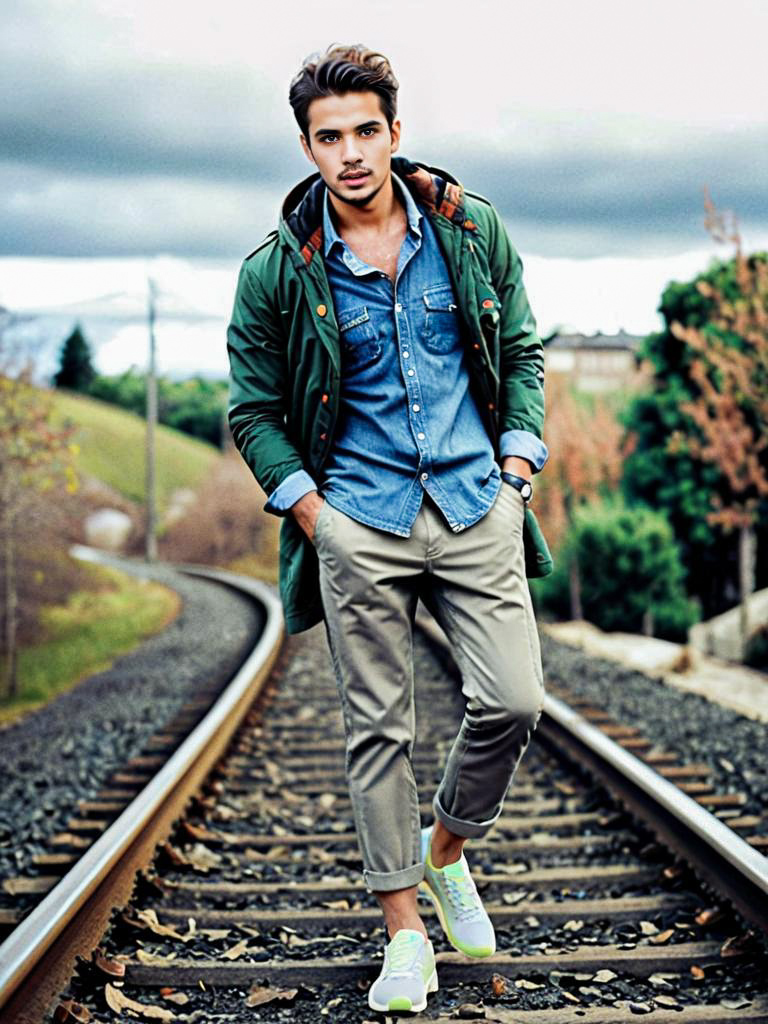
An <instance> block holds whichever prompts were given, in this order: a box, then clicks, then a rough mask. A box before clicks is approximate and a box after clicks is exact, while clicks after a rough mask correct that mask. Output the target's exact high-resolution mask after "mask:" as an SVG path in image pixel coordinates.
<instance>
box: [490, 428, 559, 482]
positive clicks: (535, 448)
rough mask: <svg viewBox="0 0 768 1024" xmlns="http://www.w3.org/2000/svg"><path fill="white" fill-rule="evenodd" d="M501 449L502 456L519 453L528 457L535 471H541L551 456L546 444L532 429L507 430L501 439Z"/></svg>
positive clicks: (524, 457)
mask: <svg viewBox="0 0 768 1024" xmlns="http://www.w3.org/2000/svg"><path fill="white" fill-rule="evenodd" d="M499 449H500V451H501V456H502V458H504V457H505V456H506V455H518V456H520V458H522V459H528V461H529V462H530V463H531V465H532V466H533V472H534V473H539V472H540V471H541V470H542V469H543V468H544V463H545V462H546V461H547V459H548V458H549V449H548V448H547V446H546V444H544V442H543V441H542V440H541V438H539V437H537V436H536V435H535V434H532V433H531V432H530V430H505V431H504V433H503V434H502V435H501V438H500V439H499Z"/></svg>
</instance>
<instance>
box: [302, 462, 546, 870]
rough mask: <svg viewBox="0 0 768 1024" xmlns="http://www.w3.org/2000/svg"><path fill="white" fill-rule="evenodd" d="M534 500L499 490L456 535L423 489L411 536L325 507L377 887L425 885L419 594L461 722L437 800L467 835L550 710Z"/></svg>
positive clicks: (351, 763)
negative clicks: (454, 684)
mask: <svg viewBox="0 0 768 1024" xmlns="http://www.w3.org/2000/svg"><path fill="white" fill-rule="evenodd" d="M524 512H525V504H524V502H523V498H522V496H521V494H520V492H519V491H518V490H517V489H516V488H515V487H513V486H512V485H511V484H508V483H506V482H502V484H501V489H500V491H499V494H498V497H497V498H496V501H495V502H494V504H493V505H492V507H491V508H490V510H489V511H488V512H487V513H486V514H485V515H484V516H483V518H482V519H480V520H478V522H476V523H474V524H473V525H472V526H470V527H469V528H468V529H466V530H463V531H462V532H460V533H453V531H452V530H451V529H450V528H449V527H448V525H447V524H446V522H445V520H444V519H443V516H442V514H441V513H440V511H439V509H438V508H437V506H436V505H435V504H434V503H433V501H432V500H431V499H430V498H429V496H428V495H427V494H426V493H425V495H424V500H423V502H422V506H421V509H420V511H419V514H418V516H417V517H416V521H415V523H414V525H413V529H412V531H411V536H410V537H398V536H395V535H394V534H391V533H387V532H386V531H383V530H377V529H375V528H374V527H371V526H366V525H365V524H363V523H359V522H357V521H356V520H354V519H352V518H350V517H349V516H347V515H345V514H344V513H343V512H341V511H340V510H339V509H337V508H334V507H333V506H332V505H331V504H330V503H329V502H328V501H327V500H326V502H325V504H324V505H323V506H322V508H321V509H320V513H319V515H318V518H317V523H316V527H315V538H314V543H315V546H316V548H317V554H318V559H319V562H320V591H321V596H322V602H323V610H324V621H325V628H326V635H327V638H328V645H329V648H330V652H331V659H332V662H333V668H334V674H335V677H336V683H337V686H338V689H339V694H340V698H341V705H342V712H343V718H344V728H345V734H346V776H347V782H348V785H349V793H350V800H351V803H352V810H353V814H354V819H355V827H356V830H357V836H358V841H359V844H360V850H361V853H362V858H363V868H364V871H363V878H364V880H365V883H366V885H367V886H368V888H369V889H372V890H392V889H402V888H405V887H407V886H411V885H416V884H417V883H418V882H419V881H421V879H422V878H423V876H424V865H423V863H422V861H421V852H420V830H421V821H420V816H419V797H418V793H417V790H416V782H415V779H414V774H413V769H412V765H411V756H412V751H413V745H414V741H415V709H414V696H413V686H414V670H413V657H412V655H413V643H412V636H413V622H414V615H415V612H416V604H417V601H418V598H419V597H421V599H422V601H423V602H424V604H425V605H426V607H427V608H428V609H429V611H430V612H431V613H432V614H433V615H434V617H435V619H436V620H437V622H438V623H439V624H440V626H441V627H442V628H443V630H444V631H445V633H446V635H447V637H448V640H449V642H450V645H451V649H452V654H453V657H454V660H455V661H456V664H457V666H458V668H459V671H460V673H461V689H462V693H463V696H464V698H465V702H466V703H465V714H464V719H463V722H462V724H461V728H460V730H459V733H458V735H457V737H456V739H455V742H454V744H453V747H452V749H451V751H450V753H449V755H448V758H447V762H446V765H445V770H444V773H443V777H442V781H441V783H440V785H439V787H438V790H437V792H436V794H435V797H434V801H433V809H434V812H435V815H436V817H437V818H439V819H440V821H442V822H443V824H444V825H445V826H446V828H448V829H449V830H450V831H451V832H453V833H455V834H456V835H460V836H467V837H477V836H483V835H485V834H486V832H487V831H488V830H489V829H490V828H491V826H492V825H493V823H494V822H495V821H496V819H497V818H498V816H499V815H500V814H501V808H502V802H503V799H504V796H505V794H506V791H507V789H508V787H509V784H510V782H511V780H512V778H513V776H514V772H515V770H516V768H517V765H518V763H519V761H520V758H521V757H522V754H523V752H524V751H525V749H526V747H527V746H528V743H529V741H530V738H531V735H532V733H533V731H534V729H535V728H536V725H537V723H538V720H539V716H540V715H541V710H542V705H543V699H544V686H543V679H542V665H541V653H540V648H539V635H538V630H537V626H536V621H535V618H534V614H533V607H532V603H531V596H530V591H529V589H528V581H527V579H526V576H525V563H524V556H523V519H524Z"/></svg>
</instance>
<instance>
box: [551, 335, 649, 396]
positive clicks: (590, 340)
mask: <svg viewBox="0 0 768 1024" xmlns="http://www.w3.org/2000/svg"><path fill="white" fill-rule="evenodd" d="M642 340H643V338H642V336H639V335H635V334H627V333H626V331H625V330H624V329H623V328H622V329H620V330H619V332H618V334H601V333H600V332H599V331H597V332H596V333H595V334H556V335H555V337H554V338H552V340H551V341H550V342H548V343H547V345H546V347H545V349H544V369H545V372H549V371H551V372H552V373H565V374H568V376H569V377H570V378H571V380H572V381H573V383H574V385H575V386H576V387H577V388H578V389H579V390H581V391H614V390H620V389H622V388H632V387H634V386H635V385H636V384H637V383H638V381H639V379H640V370H639V365H638V363H639V360H638V358H637V350H638V348H639V345H640V342H641V341H642Z"/></svg>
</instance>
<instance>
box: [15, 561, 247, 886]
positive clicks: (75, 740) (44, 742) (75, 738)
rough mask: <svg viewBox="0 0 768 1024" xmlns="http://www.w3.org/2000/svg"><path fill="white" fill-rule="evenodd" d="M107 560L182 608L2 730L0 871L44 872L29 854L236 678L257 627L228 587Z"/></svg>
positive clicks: (244, 600)
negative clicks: (170, 726) (163, 731)
mask: <svg viewBox="0 0 768 1024" xmlns="http://www.w3.org/2000/svg"><path fill="white" fill-rule="evenodd" d="M109 564H110V565H113V566H114V567H115V568H118V569H124V570H125V571H127V572H130V573H131V574H132V575H136V576H139V577H143V578H146V579H151V580H156V581H158V582H160V583H164V584H165V585H167V586H169V587H171V588H172V589H173V590H175V591H176V592H177V593H178V594H179V595H180V597H181V600H182V608H181V612H180V613H179V615H178V616H177V618H176V619H174V621H173V622H172V623H170V625H169V626H168V627H167V628H166V629H165V630H163V632H162V633H159V634H157V635H156V636H153V637H151V638H150V639H148V640H146V641H145V642H143V643H142V644H141V645H140V646H139V647H138V648H137V649H136V650H134V651H132V652H131V653H129V654H126V655H123V656H121V657H120V658H118V659H117V660H116V661H115V663H114V664H113V665H112V667H111V668H109V669H107V670H106V671H104V672H99V673H98V674H97V675H94V676H92V677H90V678H89V679H87V680H84V681H83V682H81V683H79V684H78V685H77V686H75V687H74V688H73V689H72V690H70V691H68V692H67V693H63V694H61V695H59V696H58V697H56V698H55V699H54V700H53V701H51V703H50V704H48V705H46V707H44V708H41V709H40V710H39V711H35V712H32V713H30V714H28V715H26V716H25V717H24V718H23V719H21V720H20V721H18V722H17V723H16V724H13V725H11V726H9V727H7V728H5V729H3V730H2V731H0V877H1V878H8V877H10V876H15V875H18V874H37V873H39V872H38V871H37V870H36V869H35V866H34V865H33V864H32V860H31V858H32V857H33V856H34V854H36V853H39V852H41V851H42V850H43V849H44V848H45V840H46V839H47V838H48V837H50V836H52V835H53V834H55V833H56V832H59V831H62V830H63V829H64V828H65V826H66V823H67V821H68V820H69V818H70V817H71V816H72V814H73V812H74V808H75V803H76V801H78V800H83V799H91V798H93V797H94V795H95V794H96V793H97V791H98V790H99V789H100V788H101V787H102V786H103V785H104V783H105V781H106V780H107V779H108V777H109V775H110V774H111V773H112V772H114V771H115V770H117V769H119V768H121V767H122V766H123V765H124V764H125V762H126V761H127V760H128V759H130V758H131V757H132V756H134V755H136V754H138V753H139V752H140V750H141V748H142V746H143V745H144V744H145V743H146V741H147V740H148V738H149V737H150V736H151V735H152V734H153V733H155V732H157V731H158V729H159V728H160V727H162V725H163V724H164V723H165V722H166V721H168V720H169V719H170V718H172V717H173V715H174V714H175V713H176V712H177V711H178V710H179V708H180V706H181V705H182V704H184V703H185V701H188V700H190V699H191V698H193V697H194V696H195V695H196V693H197V692H198V691H201V690H203V689H208V688H210V687H211V686H212V685H214V684H216V683H219V682H220V683H221V684H224V683H225V682H226V681H227V680H228V679H230V678H231V677H232V675H233V674H234V673H235V672H236V670H237V669H238V667H239V666H240V664H241V663H242V662H243V660H244V658H245V657H246V656H247V654H248V653H249V651H250V649H251V647H252V645H253V643H254V642H255V640H256V638H257V637H258V635H259V633H260V631H261V623H262V615H261V612H260V611H259V609H258V607H257V606H256V605H255V604H254V602H253V601H252V600H251V599H250V598H247V597H245V596H241V595H239V594H237V593H236V592H235V591H233V590H231V589H230V588H228V587H226V586H224V585H222V584H219V583H213V582H209V581H207V580H201V579H199V578H194V577H190V576H187V575H185V574H183V573H181V572H176V571H174V570H172V569H169V568H166V567H161V566H148V565H145V564H143V563H133V562H127V561H124V560H122V559H116V558H115V559H110V560H109ZM0 899H2V897H1V896H0Z"/></svg>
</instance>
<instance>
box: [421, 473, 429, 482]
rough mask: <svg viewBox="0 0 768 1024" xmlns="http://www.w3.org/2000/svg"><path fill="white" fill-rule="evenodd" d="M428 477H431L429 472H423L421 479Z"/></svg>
mask: <svg viewBox="0 0 768 1024" xmlns="http://www.w3.org/2000/svg"><path fill="white" fill-rule="evenodd" d="M428 478H429V473H422V474H421V479H422V480H427V479H428Z"/></svg>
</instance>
